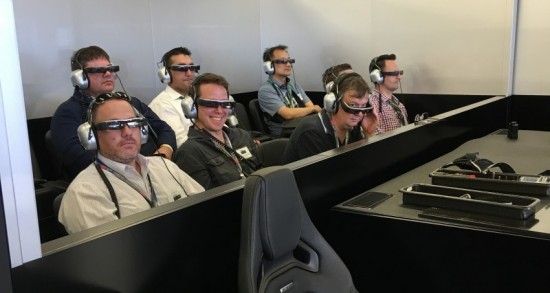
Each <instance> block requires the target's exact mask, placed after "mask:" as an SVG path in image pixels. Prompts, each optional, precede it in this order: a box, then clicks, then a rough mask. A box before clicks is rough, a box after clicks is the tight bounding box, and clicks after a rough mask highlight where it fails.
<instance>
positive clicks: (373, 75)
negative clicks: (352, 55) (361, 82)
mask: <svg viewBox="0 0 550 293" xmlns="http://www.w3.org/2000/svg"><path fill="white" fill-rule="evenodd" d="M377 63H378V57H374V59H372V61H371V62H370V65H369V70H370V74H369V76H370V81H372V82H374V83H376V84H381V83H383V82H384V75H383V74H382V69H381V68H380V66H378V64H377Z"/></svg>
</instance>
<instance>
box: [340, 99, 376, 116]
mask: <svg viewBox="0 0 550 293" xmlns="http://www.w3.org/2000/svg"><path fill="white" fill-rule="evenodd" d="M341 105H342V110H344V112H346V113H349V114H354V115H357V114H359V113H363V114H367V113H370V112H372V106H371V105H370V104H367V106H366V107H352V106H350V105H348V104H346V102H344V101H342V103H341Z"/></svg>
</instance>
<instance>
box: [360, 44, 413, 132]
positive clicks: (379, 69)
mask: <svg viewBox="0 0 550 293" xmlns="http://www.w3.org/2000/svg"><path fill="white" fill-rule="evenodd" d="M396 59H397V57H395V54H385V55H381V56H378V57H375V58H374V59H372V61H371V63H370V65H369V72H370V80H371V81H372V82H373V83H374V91H373V92H372V93H371V94H370V98H369V102H370V104H371V105H372V107H373V109H374V111H375V112H376V114H377V115H378V118H379V121H380V123H379V124H378V128H377V129H376V133H377V134H379V133H384V132H387V131H390V130H394V129H396V128H398V127H401V126H404V125H407V124H408V115H407V109H405V105H403V103H401V102H399V100H398V99H397V97H396V96H394V95H393V92H395V91H396V90H397V89H398V88H399V86H400V85H401V76H402V75H403V70H399V65H398V64H397V61H396Z"/></svg>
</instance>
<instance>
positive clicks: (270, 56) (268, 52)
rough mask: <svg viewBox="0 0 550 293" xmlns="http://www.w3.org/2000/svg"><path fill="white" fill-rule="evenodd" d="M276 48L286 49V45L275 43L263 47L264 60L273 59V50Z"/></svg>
mask: <svg viewBox="0 0 550 293" xmlns="http://www.w3.org/2000/svg"><path fill="white" fill-rule="evenodd" d="M276 50H283V51H288V46H285V45H277V46H275V47H271V48H267V49H265V51H264V56H263V59H264V62H266V61H271V60H273V52H275V51H276Z"/></svg>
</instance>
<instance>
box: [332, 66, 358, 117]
mask: <svg viewBox="0 0 550 293" xmlns="http://www.w3.org/2000/svg"><path fill="white" fill-rule="evenodd" d="M352 76H359V77H361V75H359V73H356V72H349V73H344V74H342V75H339V76H338V77H337V78H336V79H335V80H334V82H332V81H331V82H329V83H328V84H327V90H328V91H327V94H326V95H325V97H324V98H323V106H324V107H323V108H325V110H326V111H327V112H328V113H331V114H332V113H336V112H338V104H339V102H340V100H341V99H342V95H341V94H340V92H339V90H338V87H339V86H340V84H341V83H342V82H343V81H344V80H346V79H347V78H348V77H352ZM329 85H330V86H329Z"/></svg>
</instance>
